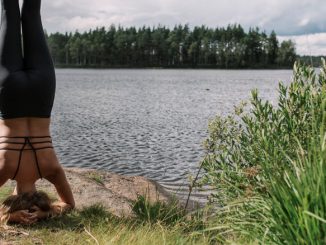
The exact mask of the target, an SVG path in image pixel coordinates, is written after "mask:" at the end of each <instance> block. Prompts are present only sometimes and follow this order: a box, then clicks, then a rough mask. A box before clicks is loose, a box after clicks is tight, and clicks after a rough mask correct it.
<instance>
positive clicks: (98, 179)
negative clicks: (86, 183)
mask: <svg viewBox="0 0 326 245" xmlns="http://www.w3.org/2000/svg"><path fill="white" fill-rule="evenodd" d="M87 177H88V178H90V179H91V180H94V181H95V182H96V183H98V184H100V185H103V186H104V179H103V176H101V175H100V174H99V173H96V172H91V173H89V174H88V176H87Z"/></svg>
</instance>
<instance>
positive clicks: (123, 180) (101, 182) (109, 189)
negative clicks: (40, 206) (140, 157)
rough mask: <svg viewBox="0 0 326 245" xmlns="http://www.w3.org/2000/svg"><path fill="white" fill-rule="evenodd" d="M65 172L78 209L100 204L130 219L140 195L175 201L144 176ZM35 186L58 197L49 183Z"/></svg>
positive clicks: (82, 171)
mask: <svg viewBox="0 0 326 245" xmlns="http://www.w3.org/2000/svg"><path fill="white" fill-rule="evenodd" d="M65 172H66V176H67V179H68V181H69V183H70V185H71V189H72V191H73V193H74V197H75V201H76V208H77V209H81V208H83V207H88V206H91V205H94V204H101V205H103V206H104V207H106V208H107V209H108V210H109V211H110V212H111V213H112V214H115V215H117V216H119V217H121V216H124V217H129V216H132V215H133V214H132V208H131V206H132V203H133V201H135V200H136V199H137V197H138V196H139V195H145V196H146V197H147V198H148V200H149V201H150V202H155V201H162V202H169V201H171V200H172V195H171V194H170V193H168V192H167V191H166V190H165V189H164V188H163V187H162V186H161V185H160V184H158V183H157V182H155V181H153V180H149V179H146V178H144V177H140V176H122V175H119V174H114V173H110V172H107V171H100V170H93V169H79V168H65ZM5 186H11V187H14V186H15V181H8V182H7V183H6V185H5ZM36 187H37V189H38V190H43V191H46V192H47V193H48V194H49V195H50V197H54V198H58V197H57V194H56V191H55V189H54V186H53V185H52V184H51V183H49V182H48V181H47V180H44V179H42V180H38V181H37V182H36Z"/></svg>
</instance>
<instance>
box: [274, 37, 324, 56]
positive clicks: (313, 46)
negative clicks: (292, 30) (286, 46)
mask: <svg viewBox="0 0 326 245" xmlns="http://www.w3.org/2000/svg"><path fill="white" fill-rule="evenodd" d="M278 39H279V40H280V41H283V40H288V39H291V40H292V41H294V42H295V43H296V47H297V53H298V54H300V55H325V56H326V33H315V34H309V35H300V36H279V37H278Z"/></svg>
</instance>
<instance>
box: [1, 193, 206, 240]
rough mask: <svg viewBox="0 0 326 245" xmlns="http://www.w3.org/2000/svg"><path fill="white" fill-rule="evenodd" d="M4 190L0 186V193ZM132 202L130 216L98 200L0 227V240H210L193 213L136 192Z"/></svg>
mask: <svg viewBox="0 0 326 245" xmlns="http://www.w3.org/2000/svg"><path fill="white" fill-rule="evenodd" d="M7 194H8V191H7V190H3V189H1V190H0V196H5V195H7ZM133 205H134V210H138V211H136V212H135V214H136V215H135V217H133V218H123V217H122V218H119V217H116V216H114V215H112V214H111V213H109V212H108V211H106V209H105V208H104V207H103V206H101V205H100V204H99V205H94V206H91V207H88V208H84V209H82V210H75V211H73V212H72V213H70V214H67V215H65V216H62V217H56V218H52V219H49V220H45V221H41V222H39V223H37V224H35V225H32V226H21V225H13V226H11V228H10V229H9V230H7V231H5V230H3V229H2V230H1V233H0V244H1V241H6V242H9V243H10V242H12V243H15V244H56V245H57V244H123V245H125V244H141V245H145V244H148V245H152V244H210V238H209V237H207V236H202V235H199V234H198V233H196V231H197V230H198V229H201V228H202V226H199V225H198V224H199V223H200V221H199V222H197V218H195V215H192V216H191V217H190V216H188V217H186V216H185V215H184V213H183V212H181V213H180V209H177V207H176V206H175V204H171V205H167V204H162V203H158V202H157V203H154V204H149V203H148V200H147V198H146V197H142V196H139V198H138V200H137V201H136V202H135V203H134V204H133ZM140 210H142V211H140ZM171 210H172V211H171ZM143 211H144V212H150V213H151V216H150V217H146V216H144V215H143V213H142V212H143ZM163 214H164V215H163ZM172 217H173V218H172ZM196 217H197V216H196ZM198 217H199V216H198ZM199 220H200V218H199ZM200 224H201V223H200ZM201 225H202V224H201Z"/></svg>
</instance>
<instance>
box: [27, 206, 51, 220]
mask: <svg viewBox="0 0 326 245" xmlns="http://www.w3.org/2000/svg"><path fill="white" fill-rule="evenodd" d="M31 210H33V211H32V212H31V214H34V216H36V218H37V220H40V219H46V218H48V217H49V216H50V212H51V211H48V212H47V211H43V210H42V209H40V208H39V207H37V206H33V207H32V208H31Z"/></svg>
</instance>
